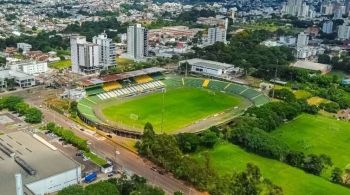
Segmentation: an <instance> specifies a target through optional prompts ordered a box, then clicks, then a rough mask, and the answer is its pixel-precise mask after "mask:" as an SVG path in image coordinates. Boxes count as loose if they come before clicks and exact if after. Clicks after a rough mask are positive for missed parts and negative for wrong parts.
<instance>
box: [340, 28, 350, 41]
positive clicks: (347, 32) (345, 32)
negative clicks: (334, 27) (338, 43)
mask: <svg viewBox="0 0 350 195" xmlns="http://www.w3.org/2000/svg"><path fill="white" fill-rule="evenodd" d="M338 38H339V39H340V40H346V39H349V38H350V26H346V25H345V24H343V25H340V26H339V27H338Z"/></svg>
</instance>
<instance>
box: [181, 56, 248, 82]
mask: <svg viewBox="0 0 350 195" xmlns="http://www.w3.org/2000/svg"><path fill="white" fill-rule="evenodd" d="M184 63H188V65H189V66H191V69H190V70H191V72H193V73H197V74H202V75H206V76H213V77H217V78H230V77H234V76H237V75H238V74H240V73H241V69H240V68H238V67H235V66H234V65H232V64H226V63H221V62H215V61H211V60H203V59H199V58H193V59H190V60H183V61H180V62H179V66H180V65H181V64H184Z"/></svg>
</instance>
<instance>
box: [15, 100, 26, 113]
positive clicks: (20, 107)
mask: <svg viewBox="0 0 350 195" xmlns="http://www.w3.org/2000/svg"><path fill="white" fill-rule="evenodd" d="M28 109H29V105H28V104H27V103H25V102H20V103H18V104H16V105H15V107H14V110H15V111H16V112H17V113H18V114H19V115H21V116H22V115H24V114H25V113H26V112H27V110H28Z"/></svg>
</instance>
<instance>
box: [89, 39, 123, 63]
mask: <svg viewBox="0 0 350 195" xmlns="http://www.w3.org/2000/svg"><path fill="white" fill-rule="evenodd" d="M92 42H93V43H94V44H97V45H98V48H99V63H100V65H101V66H102V68H103V69H108V68H109V67H113V66H116V60H115V58H116V52H117V51H116V45H115V43H113V40H112V39H110V38H108V37H107V34H106V33H102V34H100V35H98V36H95V37H93V39H92Z"/></svg>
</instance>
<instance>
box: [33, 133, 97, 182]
mask: <svg viewBox="0 0 350 195" xmlns="http://www.w3.org/2000/svg"><path fill="white" fill-rule="evenodd" d="M37 134H38V135H40V136H41V137H42V138H44V139H45V140H46V141H48V142H49V143H50V144H52V145H53V146H55V147H56V148H57V149H58V150H60V151H61V152H62V153H63V154H64V155H66V156H67V157H68V158H70V159H73V160H75V161H76V162H78V163H80V164H81V166H82V169H81V171H82V175H84V173H88V172H91V171H97V172H99V171H100V168H99V167H98V166H97V165H95V164H94V163H92V162H91V161H90V160H87V161H84V160H83V157H82V156H77V153H79V150H78V149H77V148H75V147H74V146H72V145H71V144H66V145H64V144H63V143H64V142H63V141H60V140H59V137H57V136H56V135H54V134H45V133H43V132H40V133H37Z"/></svg>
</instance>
